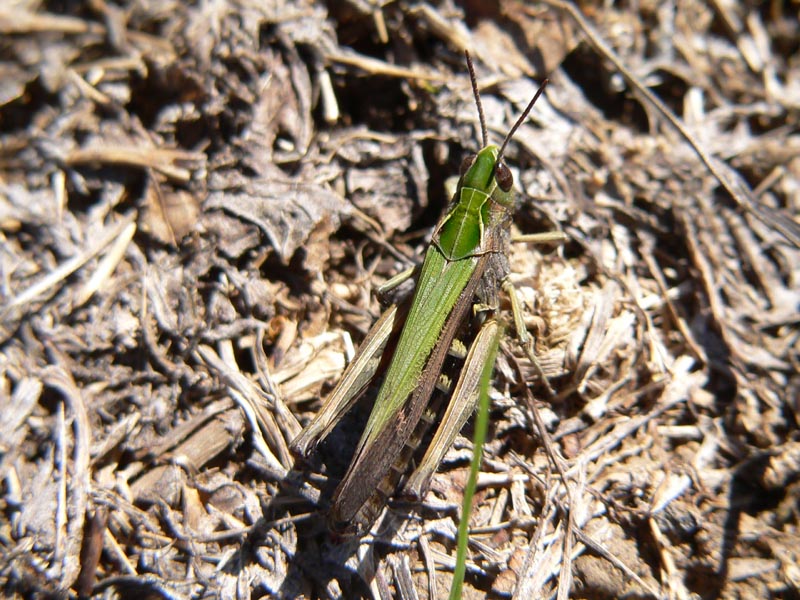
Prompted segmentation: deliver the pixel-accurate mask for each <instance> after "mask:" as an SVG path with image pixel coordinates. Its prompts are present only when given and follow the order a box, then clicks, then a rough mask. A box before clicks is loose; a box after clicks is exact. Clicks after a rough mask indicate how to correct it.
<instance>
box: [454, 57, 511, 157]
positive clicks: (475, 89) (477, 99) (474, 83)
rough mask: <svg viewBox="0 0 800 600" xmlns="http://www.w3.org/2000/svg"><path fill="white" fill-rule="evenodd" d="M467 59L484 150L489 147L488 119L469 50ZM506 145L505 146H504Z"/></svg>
mask: <svg viewBox="0 0 800 600" xmlns="http://www.w3.org/2000/svg"><path fill="white" fill-rule="evenodd" d="M464 56H466V58H467V68H468V69H469V81H470V83H471V84H472V95H473V96H475V104H477V105H478V118H479V119H480V121H481V137H482V138H483V148H486V146H488V145H489V135H488V134H487V133H486V119H485V118H484V117H483V105H482V104H481V94H480V92H478V79H477V77H475V67H474V66H473V65H472V59H471V58H470V57H469V50H464ZM503 145H505V144H503Z"/></svg>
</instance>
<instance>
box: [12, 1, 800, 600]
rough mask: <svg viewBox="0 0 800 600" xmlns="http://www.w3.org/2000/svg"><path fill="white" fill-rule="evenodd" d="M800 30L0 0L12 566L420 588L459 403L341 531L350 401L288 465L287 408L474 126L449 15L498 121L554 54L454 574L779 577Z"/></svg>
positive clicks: (301, 412)
mask: <svg viewBox="0 0 800 600" xmlns="http://www.w3.org/2000/svg"><path fill="white" fill-rule="evenodd" d="M798 30H800V23H798V15H797V12H796V11H792V10H791V7H790V6H788V5H784V4H780V3H771V4H770V3H768V4H764V5H763V6H762V5H758V6H756V5H752V6H751V5H745V4H741V3H740V4H737V3H710V4H706V3H698V2H695V1H694V0H687V1H686V2H682V3H679V4H663V5H662V4H658V3H648V2H645V3H639V4H636V5H635V7H634V5H631V6H630V7H629V6H627V5H625V7H622V5H620V6H617V5H612V4H602V5H600V4H597V5H591V4H583V5H582V6H581V8H580V9H579V8H577V7H576V6H574V5H572V4H569V3H567V2H562V1H561V0H544V1H542V2H527V3H523V2H518V1H515V0H501V1H500V2H498V3H479V2H474V1H471V0H466V1H464V2H462V3H459V4H455V3H453V2H452V1H451V0H443V1H442V2H437V3H416V4H415V3H406V2H387V3H382V2H371V1H365V0H346V1H344V2H331V3H328V4H327V5H325V4H322V3H314V2H309V1H304V0H295V1H294V2H287V1H285V0H273V1H271V2H263V1H259V2H253V1H250V0H238V1H236V2H233V1H230V2H226V1H220V2H199V3H191V2H190V3H187V2H172V1H167V2H154V1H152V0H138V1H135V2H125V1H120V2H117V3H110V2H107V1H106V0H92V1H91V2H60V3H58V2H57V3H50V2H45V3H42V2H33V1H31V0H11V1H10V2H5V3H4V4H3V6H2V7H0V33H2V35H3V37H2V41H1V42H0V238H1V239H2V244H1V245H0V268H1V269H2V292H1V293H2V303H0V410H1V411H2V414H3V416H4V418H3V420H2V421H3V422H2V424H0V474H1V475H2V482H3V484H2V494H0V511H2V519H0V552H1V553H2V561H0V565H2V567H1V568H0V586H2V590H3V592H4V594H5V595H6V596H7V597H19V598H39V597H50V596H51V595H58V596H59V597H60V596H70V597H74V596H78V597H89V596H101V595H102V596H105V595H107V594H108V595H109V596H110V597H127V596H132V595H137V596H138V595H140V594H145V593H146V594H152V595H157V596H161V597H181V598H182V597H195V598H197V597H224V598H233V597H244V598H251V597H255V598H257V597H270V598H299V597H305V598H316V597H320V598H355V597H370V596H371V597H376V598H377V597H380V598H385V597H403V598H415V597H418V598H440V597H445V596H446V594H447V592H448V589H449V582H450V579H451V574H452V568H453V564H454V559H455V544H454V537H455V531H456V527H457V523H458V518H459V515H458V513H459V510H460V505H461V497H462V486H463V485H464V482H465V480H466V472H467V469H468V466H469V464H468V463H469V457H470V456H471V444H470V442H469V440H468V438H469V433H470V431H469V429H470V427H469V426H468V427H467V430H465V432H464V437H463V438H459V440H458V441H457V443H456V444H455V447H454V448H452V449H451V450H450V452H449V453H448V455H447V457H446V458H445V461H444V463H443V465H442V467H441V468H440V471H439V472H438V473H437V474H436V476H435V477H434V481H433V483H432V487H431V490H430V491H429V492H428V494H427V496H426V497H425V499H424V501H422V502H409V501H404V500H403V499H396V500H395V501H393V502H392V503H391V504H390V506H389V508H388V510H387V512H386V514H385V516H384V518H383V520H382V521H381V522H379V523H378V525H377V526H376V528H375V529H373V531H372V532H371V534H370V535H368V536H367V537H366V538H364V539H362V540H355V541H350V542H347V543H343V544H342V543H336V541H335V540H332V539H331V538H330V536H329V534H328V533H327V531H326V530H325V528H324V525H323V524H324V515H323V513H324V510H325V508H326V506H327V504H326V502H328V501H329V499H330V493H331V490H332V489H333V486H335V483H336V478H337V477H338V476H340V474H341V473H342V472H343V469H344V467H345V466H346V464H347V456H345V455H343V453H342V449H346V448H348V447H349V448H352V447H353V446H354V444H355V443H356V441H357V435H356V434H354V431H357V421H358V418H359V417H358V414H356V415H354V416H350V417H348V418H350V419H351V421H349V422H348V423H349V424H348V426H346V427H341V428H340V429H341V431H340V430H337V431H335V432H334V433H333V434H332V439H331V440H330V442H329V443H328V444H327V448H326V447H325V446H323V448H322V450H321V452H320V455H321V456H319V457H317V459H315V462H314V463H313V464H311V465H300V464H295V459H294V458H293V457H292V455H291V453H290V452H289V449H288V443H289V442H290V441H291V440H292V439H293V438H294V437H295V436H296V435H297V434H298V433H299V431H300V430H301V429H302V425H303V424H304V423H306V422H307V421H308V419H309V418H310V416H311V415H312V414H314V412H315V411H316V410H317V409H318V408H319V405H320V398H322V397H324V395H325V394H326V392H327V391H329V390H330V388H331V385H332V383H333V382H334V381H335V380H336V378H337V376H338V375H339V374H340V373H341V371H342V370H343V368H344V366H345V364H346V361H347V360H348V358H349V357H350V356H351V353H352V348H353V346H354V345H355V344H357V343H358V342H359V341H360V339H361V338H362V337H363V335H364V334H365V332H366V331H367V330H368V328H369V326H370V324H371V323H372V321H373V320H374V319H375V318H376V316H377V315H378V314H379V311H380V306H379V303H378V301H377V300H376V298H375V295H374V294H373V293H372V292H373V290H374V289H375V287H376V286H377V285H378V284H379V283H382V282H384V281H386V280H387V279H388V278H390V277H392V276H393V275H395V274H396V273H398V272H399V271H401V270H402V269H404V268H406V267H408V266H410V265H413V264H415V262H417V261H418V260H419V259H420V256H421V253H422V251H423V248H424V246H425V243H426V239H428V236H429V235H430V232H431V228H432V227H433V225H434V224H435V222H436V219H437V218H438V215H439V214H441V211H442V209H443V208H444V206H445V205H446V203H447V201H448V197H447V193H446V192H445V182H446V180H447V178H448V177H450V176H452V175H453V174H456V173H458V165H459V164H460V162H461V159H462V158H463V157H464V156H465V155H466V154H468V153H470V152H474V151H475V150H476V149H477V146H478V143H479V141H478V140H479V128H478V126H477V115H476V111H475V107H474V105H473V102H472V95H471V91H470V83H469V78H468V75H467V72H466V68H465V66H464V61H463V51H464V50H465V49H469V50H470V52H471V53H472V55H473V58H474V60H475V63H476V70H477V74H478V80H479V87H480V88H481V91H482V95H483V101H484V109H485V112H486V115H487V120H488V128H489V134H490V138H492V139H493V140H496V139H497V138H498V137H499V136H501V135H502V134H503V133H505V132H506V131H507V130H508V127H509V125H510V122H511V121H512V120H513V119H514V118H515V116H516V115H518V114H519V112H520V110H521V107H523V106H524V105H525V104H526V102H527V100H528V99H529V98H530V97H531V96H532V93H533V91H534V90H535V89H536V87H537V86H538V83H539V82H540V81H541V80H542V79H543V78H545V77H548V78H549V79H550V80H551V83H550V85H549V87H548V88H547V91H546V93H545V95H544V96H543V97H542V98H541V99H540V101H539V103H538V104H537V105H536V107H535V108H534V110H533V112H532V114H531V116H530V118H529V119H528V121H527V122H526V123H525V124H523V126H522V127H521V128H520V130H519V131H518V132H517V134H516V136H515V139H514V141H513V142H512V143H511V144H510V146H509V148H508V151H507V157H508V163H509V166H510V167H512V169H513V170H514V175H515V180H516V182H517V187H518V188H519V194H518V196H519V206H518V209H517V212H516V219H515V227H516V228H517V230H518V231H517V233H520V234H529V233H540V232H543V231H549V230H558V231H563V232H564V233H565V234H566V235H567V237H568V241H567V242H566V243H565V244H563V245H560V246H533V245H527V244H522V243H521V244H516V245H515V247H514V250H513V254H512V256H511V262H512V269H513V273H512V276H511V278H512V282H513V284H514V286H515V287H516V288H517V290H518V291H519V293H520V296H521V297H522V299H523V304H524V309H525V315H526V320H527V322H526V324H527V326H528V329H529V330H530V331H531V333H532V334H533V335H534V336H535V351H536V355H537V357H538V359H539V365H538V366H536V365H532V364H530V363H529V361H528V360H527V359H526V358H524V354H523V353H522V352H521V351H520V349H519V348H518V345H517V344H516V343H515V341H514V340H513V339H511V338H510V339H509V340H507V341H506V342H504V347H505V350H506V352H505V358H503V359H501V360H499V361H498V366H497V369H496V371H495V378H494V384H493V392H492V395H493V400H494V404H493V418H492V428H491V430H490V441H489V443H488V444H487V447H486V450H485V458H484V464H483V467H482V475H481V479H480V481H479V485H480V487H479V492H478V494H477V496H476V503H475V508H474V510H473V515H472V522H471V524H472V531H473V534H472V538H471V539H472V541H471V545H470V551H471V556H470V560H469V563H468V569H467V582H466V587H465V592H464V597H466V598H471V597H475V598H478V597H481V598H482V597H487V596H489V597H503V598H505V597H512V598H526V599H527V598H545V597H553V596H555V595H557V597H559V598H566V597H571V598H650V597H652V598H662V597H669V598H690V597H697V598H711V597H715V598H778V597H780V598H787V597H794V596H796V595H797V593H798V589H799V588H800V578H799V576H798V572H797V564H798V562H800V557H798V550H797V548H798V547H799V546H800V537H798V529H799V528H800V502H798V498H800V436H798V431H799V430H798V420H799V419H800V402H799V401H798V399H800V374H798V373H799V371H800V370H799V369H798V365H800V285H798V279H799V278H800V269H798V265H800V124H799V120H798V115H800V64H798V61H797V56H798V38H797V31H798ZM517 367H518V368H517ZM541 373H543V374H544V375H545V377H546V380H547V385H544V384H543V382H542V380H541V377H540V374H541ZM548 388H549V389H552V394H550V393H548ZM526 399H527V401H526ZM354 412H355V413H360V412H363V411H360V410H356V411H354ZM354 423H355V424H354ZM350 425H352V426H350ZM345 454H346V453H345Z"/></svg>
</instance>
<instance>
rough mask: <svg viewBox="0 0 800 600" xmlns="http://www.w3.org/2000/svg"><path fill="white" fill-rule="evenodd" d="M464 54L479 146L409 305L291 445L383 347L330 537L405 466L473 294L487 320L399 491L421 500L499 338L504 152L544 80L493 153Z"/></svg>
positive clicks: (311, 433) (483, 379)
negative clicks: (376, 388)
mask: <svg viewBox="0 0 800 600" xmlns="http://www.w3.org/2000/svg"><path fill="white" fill-rule="evenodd" d="M465 54H466V59H467V66H468V68H469V73H470V80H471V82H472V89H473V94H474V97H475V102H476V105H477V108H478V114H479V118H480V124H481V133H482V137H483V148H482V149H481V150H480V151H479V152H478V153H477V154H474V155H472V156H469V157H468V158H466V159H465V160H464V162H463V163H462V166H461V174H460V179H459V182H458V187H457V189H456V193H455V195H454V197H453V200H452V202H451V204H450V206H449V207H448V209H447V211H446V212H445V214H444V216H443V217H442V218H441V220H440V221H439V223H438V224H437V225H436V228H435V230H434V232H433V236H432V239H431V242H430V245H429V246H428V249H427V251H426V253H425V259H424V261H423V263H422V268H421V269H420V271H419V275H418V279H417V282H416V288H415V292H414V295H413V298H412V300H411V304H410V307H407V306H404V305H402V304H400V305H397V304H395V305H392V306H390V307H389V308H388V309H387V310H386V311H385V312H384V313H383V314H382V315H381V317H380V318H379V319H378V321H377V322H376V323H375V324H374V325H373V327H372V328H371V329H370V331H369V333H368V334H367V336H366V338H365V340H364V342H363V343H362V345H361V347H360V348H359V351H358V352H357V354H356V356H355V358H354V359H353V361H352V362H351V363H350V364H349V365H348V367H347V369H346V370H345V372H344V374H343V375H342V379H341V380H340V381H339V383H338V384H337V385H336V386H335V388H334V389H333V391H332V392H331V394H330V395H329V397H328V399H327V400H326V402H325V403H324V405H323V407H322V409H321V410H320V412H319V413H318V414H317V416H316V417H315V418H314V419H313V420H312V421H311V423H310V424H309V425H308V426H307V427H306V428H305V430H304V431H303V432H302V433H301V434H300V435H299V436H298V437H297V438H296V439H295V440H294V441H293V442H292V449H293V451H294V452H295V453H296V454H298V455H300V456H308V455H309V454H310V453H311V452H312V451H313V450H314V448H315V447H316V445H317V444H318V443H319V442H320V441H321V440H322V439H324V438H325V437H326V436H327V435H328V434H329V433H330V431H331V430H332V429H333V428H334V427H335V425H336V423H337V422H338V420H339V419H340V418H341V416H342V415H343V414H344V413H345V412H346V411H347V410H349V409H350V407H351V406H352V405H353V404H354V403H355V402H356V400H357V399H358V397H359V396H360V395H361V394H362V393H363V392H364V390H365V389H366V388H367V387H368V385H369V383H370V382H371V381H372V379H373V378H374V377H375V375H376V374H377V373H378V371H379V370H380V369H381V367H382V366H383V365H385V363H386V357H385V356H384V353H385V351H386V348H387V346H389V343H390V341H391V342H392V344H393V345H394V352H393V354H392V355H391V360H390V361H389V362H388V367H386V369H385V375H384V378H383V383H382V385H381V387H380V389H379V391H378V394H377V397H376V400H375V405H374V408H373V410H372V412H371V414H370V416H369V419H368V422H367V424H366V427H365V429H364V432H363V434H362V436H361V439H360V441H359V443H358V446H357V449H356V452H355V455H354V458H353V460H352V462H351V464H350V467H349V468H348V469H347V472H346V474H345V476H344V478H343V479H342V481H341V483H340V484H339V486H338V487H337V489H336V491H335V492H334V496H333V501H332V506H331V509H330V512H329V515H328V525H329V528H330V529H331V531H333V532H335V533H337V534H339V535H343V536H348V535H358V536H360V535H363V534H364V533H366V531H367V530H368V529H369V528H370V527H371V526H372V524H373V522H374V521H375V519H376V518H377V517H378V515H379V513H380V510H381V509H382V508H383V506H384V505H385V503H386V501H387V499H388V497H389V496H391V495H392V494H393V493H394V491H395V489H394V488H395V487H396V485H397V480H398V479H399V474H401V473H402V472H403V471H404V470H405V468H406V467H405V465H404V464H402V463H403V462H404V461H406V460H407V459H408V458H409V457H410V456H407V455H410V452H407V451H406V452H404V450H405V449H406V448H408V447H409V444H410V443H412V444H413V443H414V442H416V438H419V437H421V434H420V433H419V427H418V425H419V423H420V421H421V420H422V421H425V420H426V419H424V418H423V415H424V413H425V412H426V408H427V407H428V404H429V401H430V399H431V396H432V394H433V391H434V388H435V387H436V384H437V381H438V380H439V376H440V373H441V371H442V367H443V364H444V361H445V359H446V357H447V355H448V352H449V351H450V348H451V344H452V342H453V340H454V338H455V336H456V334H457V333H458V331H459V329H460V328H461V326H462V324H463V323H464V321H465V319H466V318H467V316H468V313H469V312H470V309H471V308H472V307H473V305H475V299H476V297H477V298H478V300H479V303H478V305H477V307H478V309H479V310H478V311H476V312H480V313H483V316H484V317H486V315H487V313H489V316H488V318H486V320H485V321H484V323H483V324H482V326H481V328H480V331H479V332H478V333H477V334H476V336H475V339H474V341H473V343H472V346H471V348H470V350H469V352H468V354H467V357H466V359H465V362H464V366H463V368H462V370H461V374H460V377H459V379H458V382H457V383H456V385H455V388H454V391H453V393H452V397H451V399H450V402H449V404H448V408H447V410H446V411H445V414H444V416H443V417H442V421H441V423H440V424H439V426H438V428H437V430H436V433H435V435H434V438H433V440H432V441H431V444H430V445H429V447H428V450H427V452H426V454H425V456H424V457H423V459H422V460H421V462H420V465H419V467H418V468H417V470H416V471H415V472H414V474H413V475H412V476H411V478H410V479H409V481H408V482H407V484H406V486H405V489H406V491H407V492H410V493H412V494H414V495H416V496H417V497H420V496H422V495H423V494H424V492H425V491H426V489H427V486H428V484H429V482H430V479H431V477H432V475H433V472H434V471H435V470H436V469H437V468H438V465H439V464H440V463H441V460H442V458H443V456H444V453H445V452H446V450H447V448H449V447H450V445H452V442H453V440H454V439H455V436H456V435H457V434H458V432H459V431H460V429H461V427H462V426H463V424H464V422H465V421H466V420H467V418H468V417H469V415H470V414H471V413H472V412H473V411H474V409H475V405H476V401H477V398H478V395H479V391H480V390H479V388H480V387H481V386H488V379H489V377H490V376H491V370H492V368H493V365H494V361H495V357H496V353H497V347H498V343H499V339H500V336H501V335H502V331H503V327H502V325H501V324H500V323H499V322H498V320H497V319H496V318H494V317H493V316H491V314H492V313H493V311H494V310H496V308H497V306H498V300H497V292H498V289H499V288H500V287H501V286H503V287H506V286H505V282H506V275H507V273H508V270H509V269H508V259H507V254H508V246H509V243H510V227H511V221H512V216H513V215H512V213H513V209H514V193H513V190H512V188H513V183H514V180H513V176H512V174H511V171H510V170H509V168H508V167H507V166H506V165H505V163H504V162H503V152H504V151H505V148H506V146H507V144H508V142H509V141H510V140H511V138H512V136H513V135H514V133H515V132H516V130H517V128H518V127H519V126H520V124H521V123H522V122H523V121H524V120H525V118H527V116H528V114H529V112H530V110H531V109H532V108H533V105H534V103H535V102H536V100H537V99H538V97H539V96H540V95H541V93H542V91H543V89H544V85H546V82H545V84H543V85H542V87H541V88H539V90H538V91H537V92H536V94H535V95H534V97H533V98H532V99H531V101H530V103H529V104H528V106H527V107H526V108H525V110H524V111H523V113H522V115H521V116H520V117H519V119H518V120H517V122H516V123H515V124H514V126H513V127H512V128H511V130H510V131H509V132H508V134H507V135H506V137H505V140H504V141H503V144H502V145H501V146H500V147H499V148H498V147H497V146H495V145H491V144H489V143H488V140H487V131H486V124H485V120H484V115H483V108H482V105H481V101H480V95H479V92H478V85H477V81H476V78H475V71H474V67H473V65H472V61H471V60H470V57H469V53H465ZM510 291H511V292H513V288H511V289H510ZM512 304H513V303H512ZM406 311H407V314H406ZM401 325H402V327H400V326H401ZM517 329H518V332H519V334H520V335H521V336H524V335H527V332H523V331H520V326H519V325H517ZM523 329H524V327H523ZM398 330H399V333H398ZM484 392H485V390H484Z"/></svg>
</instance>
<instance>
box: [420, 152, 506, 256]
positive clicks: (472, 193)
mask: <svg viewBox="0 0 800 600" xmlns="http://www.w3.org/2000/svg"><path fill="white" fill-rule="evenodd" d="M498 152H499V149H498V147H497V146H494V145H490V146H486V147H485V148H483V150H481V151H480V152H478V154H476V155H475V158H474V160H473V161H472V164H470V165H469V167H468V168H467V170H466V172H464V173H463V175H462V177H461V181H460V182H459V186H458V190H457V191H456V196H455V204H454V206H453V208H452V209H450V212H448V213H447V215H445V217H444V219H442V222H441V223H440V224H439V227H438V228H437V231H436V235H434V240H435V241H436V244H437V246H438V247H439V250H441V252H442V254H444V256H445V258H447V259H448V260H461V259H463V258H467V257H469V256H475V255H478V254H481V253H483V252H484V251H485V250H484V248H483V233H484V228H485V227H486V224H487V223H488V222H489V211H490V209H491V208H492V206H491V205H492V202H496V203H499V204H500V205H502V206H503V207H508V206H509V205H511V204H513V199H512V196H511V191H510V190H509V191H508V192H504V191H503V190H502V189H501V188H500V187H499V186H498V185H497V181H496V179H495V165H496V163H497V154H498ZM490 199H491V200H492V202H490V201H489V200H490Z"/></svg>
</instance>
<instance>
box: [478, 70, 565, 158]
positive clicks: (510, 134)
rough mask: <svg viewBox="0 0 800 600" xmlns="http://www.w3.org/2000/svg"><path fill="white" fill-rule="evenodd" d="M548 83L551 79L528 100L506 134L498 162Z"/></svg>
mask: <svg viewBox="0 0 800 600" xmlns="http://www.w3.org/2000/svg"><path fill="white" fill-rule="evenodd" d="M548 83H550V80H549V79H545V80H544V81H543V82H542V85H540V86H539V89H538V90H536V93H535V94H534V95H533V98H531V101H530V102H528V106H526V107H525V110H523V111H522V114H521V115H520V116H519V119H517V122H516V123H514V126H513V127H512V128H511V129H510V130H509V132H508V133H507V134H506V139H504V140H503V145H502V146H500V152H498V153H497V161H496V164H500V159H502V158H503V152H504V151H505V149H506V146H507V145H508V142H509V141H510V140H511V138H512V137H513V135H514V134H515V133H516V131H517V129H519V126H520V125H522V122H523V121H524V120H525V119H526V118H527V117H528V113H530V112H531V109H532V108H533V105H534V104H536V101H537V100H538V99H539V96H541V95H542V92H543V91H544V88H545V87H547V84H548ZM479 108H480V105H479ZM481 118H483V117H481ZM484 145H485V144H484Z"/></svg>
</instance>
